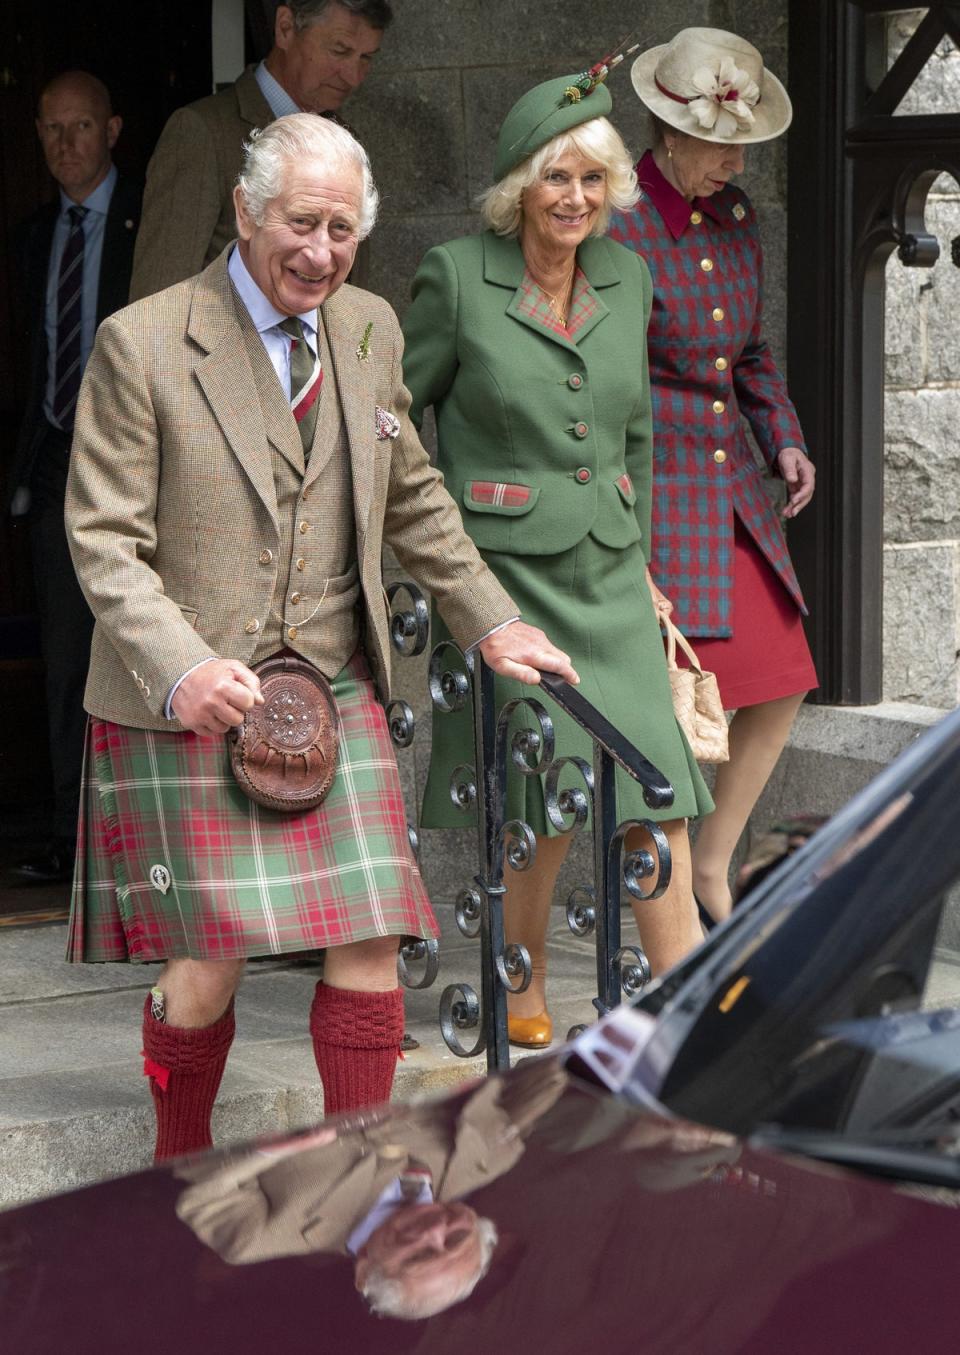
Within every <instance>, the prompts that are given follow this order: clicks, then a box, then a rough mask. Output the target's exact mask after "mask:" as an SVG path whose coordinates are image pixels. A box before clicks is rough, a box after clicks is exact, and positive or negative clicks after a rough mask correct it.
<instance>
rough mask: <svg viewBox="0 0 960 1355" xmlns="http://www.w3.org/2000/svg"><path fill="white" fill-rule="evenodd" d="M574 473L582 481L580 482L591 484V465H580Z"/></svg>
mask: <svg viewBox="0 0 960 1355" xmlns="http://www.w3.org/2000/svg"><path fill="white" fill-rule="evenodd" d="M574 474H575V475H576V477H577V479H578V480H579V481H580V483H581V484H582V485H586V484H589V483H590V479H591V475H590V467H589V466H580V467H579V468H578V469H577V470H576V471H575V472H574Z"/></svg>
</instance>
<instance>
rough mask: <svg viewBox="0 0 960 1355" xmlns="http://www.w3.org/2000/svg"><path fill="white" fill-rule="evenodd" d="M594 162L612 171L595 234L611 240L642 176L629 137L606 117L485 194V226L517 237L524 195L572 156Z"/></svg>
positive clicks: (549, 146)
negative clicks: (613, 217) (611, 228)
mask: <svg viewBox="0 0 960 1355" xmlns="http://www.w3.org/2000/svg"><path fill="white" fill-rule="evenodd" d="M571 151H572V152H574V153H575V154H577V155H582V156H583V157H584V159H585V160H592V161H594V162H595V163H596V164H598V165H601V166H602V167H603V169H604V170H605V171H606V176H607V193H606V197H605V198H604V202H603V207H602V208H601V210H600V211H599V212H598V213H597V219H596V221H594V223H593V226H592V228H591V230H590V234H591V235H605V234H606V230H607V226H608V225H609V224H610V214H611V212H613V211H618V212H626V211H629V209H630V208H631V207H633V206H634V205H635V204H636V202H637V199H638V198H639V196H640V191H639V189H638V188H637V176H636V173H635V172H634V168H633V164H632V162H631V160H630V155H629V153H628V151H627V148H626V146H625V145H624V144H623V138H622V137H621V136H620V133H619V132H618V131H617V129H616V128H615V127H614V125H613V123H611V122H609V121H608V120H607V119H606V118H591V119H590V121H589V122H583V123H581V124H580V126H579V127H574V128H572V129H571V130H570V131H569V132H561V133H560V135H559V136H555V137H554V138H553V140H552V141H548V142H547V143H546V145H544V146H541V147H540V149H539V150H538V151H534V153H533V155H531V156H530V157H529V159H527V160H524V161H522V162H521V164H519V165H517V167H516V169H512V170H511V171H510V173H509V174H505V175H504V177H503V178H502V179H501V180H500V182H499V183H495V184H494V185H493V186H492V188H488V189H487V190H486V192H485V193H481V195H480V197H479V199H478V202H479V204H480V214H481V216H482V217H483V221H484V224H485V225H486V226H488V227H489V229H490V230H492V231H496V233H497V235H516V234H517V232H518V231H519V229H520V222H521V220H522V219H523V194H524V191H525V190H526V189H528V188H532V187H533V185H534V184H535V183H537V182H538V181H539V180H540V179H542V178H543V176H544V175H545V174H546V173H547V172H548V170H550V169H552V168H553V166H554V165H555V164H556V163H557V161H558V160H559V159H561V157H562V156H564V155H567V154H568V153H569V152H571Z"/></svg>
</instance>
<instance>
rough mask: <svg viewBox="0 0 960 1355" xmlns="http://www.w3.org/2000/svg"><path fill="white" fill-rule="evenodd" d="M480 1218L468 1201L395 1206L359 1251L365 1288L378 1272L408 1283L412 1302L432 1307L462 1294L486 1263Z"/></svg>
mask: <svg viewBox="0 0 960 1355" xmlns="http://www.w3.org/2000/svg"><path fill="white" fill-rule="evenodd" d="M478 1222H479V1220H478V1218H477V1215H476V1212H475V1211H474V1210H473V1209H471V1208H470V1206H469V1205H465V1204H459V1203H454V1204H408V1205H404V1206H402V1207H401V1208H399V1209H395V1210H394V1211H393V1213H392V1214H391V1215H390V1217H389V1218H388V1219H387V1220H386V1222H384V1223H381V1225H380V1227H379V1228H377V1229H376V1230H375V1231H374V1232H372V1233H371V1234H370V1236H369V1238H368V1239H367V1241H366V1244H365V1245H364V1246H363V1247H361V1248H360V1251H359V1252H358V1253H357V1260H356V1266H355V1271H354V1273H355V1277H356V1283H357V1288H358V1289H363V1287H364V1285H365V1284H366V1281H367V1279H368V1277H369V1276H370V1275H371V1273H372V1272H374V1271H376V1272H378V1273H379V1274H380V1275H381V1276H382V1277H383V1278H385V1279H388V1280H392V1281H394V1283H397V1284H400V1285H402V1286H403V1289H404V1292H405V1294H406V1298H407V1300H408V1301H409V1303H410V1304H411V1306H415V1307H419V1306H420V1305H421V1304H422V1305H423V1306H424V1307H425V1308H426V1307H430V1308H431V1310H433V1311H439V1308H436V1309H434V1307H433V1305H434V1302H436V1301H442V1298H443V1296H444V1295H445V1294H448V1293H449V1294H454V1293H458V1292H459V1291H460V1289H461V1288H462V1286H463V1285H465V1284H466V1283H467V1281H468V1280H469V1278H470V1277H471V1276H473V1275H475V1274H476V1272H477V1270H478V1269H479V1267H480V1263H481V1247H480V1238H479V1235H478V1231H477V1224H478Z"/></svg>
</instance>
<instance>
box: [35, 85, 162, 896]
mask: <svg viewBox="0 0 960 1355" xmlns="http://www.w3.org/2000/svg"><path fill="white" fill-rule="evenodd" d="M121 126H122V121H121V119H120V118H119V117H118V116H117V115H116V114H115V113H114V112H113V109H112V106H111V102H110V94H109V92H108V91H107V89H106V87H105V86H104V85H103V84H102V83H101V82H100V81H99V80H97V79H96V78H95V77H94V76H92V75H89V74H88V73H87V72H85V71H69V72H67V73H66V74H64V75H60V76H57V78H56V79H55V80H53V81H51V83H50V84H49V85H47V86H46V88H45V89H44V91H43V93H42V94H41V96H40V105H39V110H38V117H37V132H38V134H39V136H40V141H41V144H42V146H43V153H44V158H45V159H46V162H47V168H48V169H49V170H50V173H51V174H52V175H53V177H54V179H55V180H56V182H57V184H58V187H59V193H58V196H57V199H56V200H55V201H54V202H51V203H49V204H47V205H46V206H44V207H41V208H40V210H39V211H38V212H36V213H35V214H34V215H33V216H32V217H30V218H29V220H27V221H26V222H25V223H24V225H23V227H22V228H21V234H20V239H19V241H18V256H19V269H18V272H19V280H20V284H21V286H22V287H23V289H24V295H23V320H24V324H25V330H26V333H25V336H24V337H25V340H26V341H27V343H28V344H29V349H30V356H31V361H30V376H29V388H28V395H27V406H26V413H25V415H24V419H23V424H22V426H21V428H20V436H19V441H18V445H17V455H16V460H15V463H14V469H13V476H12V484H13V498H12V502H11V512H12V513H13V515H14V516H15V517H24V516H28V517H29V522H30V540H31V549H32V555H33V569H34V585H35V588H36V594H37V606H38V610H39V613H40V628H41V643H42V646H43V656H44V660H45V663H46V670H47V679H46V695H47V713H48V723H49V735H50V757H51V763H52V766H53V783H54V809H53V821H52V825H51V827H52V838H51V841H50V842H49V844H48V845H47V847H46V849H45V850H44V851H43V852H42V853H41V854H40V855H39V856H38V857H36V858H35V859H31V860H27V861H23V862H21V863H20V865H19V867H18V870H19V873H20V874H21V875H22V876H23V877H24V878H26V879H29V880H34V881H37V882H48V881H52V880H59V879H68V878H69V876H70V874H71V872H72V870H73V855H74V844H75V841H76V819H77V806H78V802H79V790H80V765H81V759H82V751H83V731H84V724H85V721H86V715H85V713H84V709H83V687H84V680H85V678H86V672H87V665H88V663H89V659H90V637H91V634H92V632H93V617H92V615H91V614H90V609H89V607H88V606H87V604H86V601H85V600H84V597H83V594H82V593H81V591H80V586H79V584H78V583H77V579H76V574H75V573H74V569H73V563H72V561H71V559H70V552H69V549H68V546H67V538H66V531H65V529H64V525H63V502H64V493H65V490H66V482H67V469H68V466H69V459H70V442H71V437H72V433H73V416H74V406H75V404H76V399H77V392H78V390H79V387H80V377H81V375H82V373H83V368H84V365H85V364H86V360H87V358H88V356H89V354H90V350H91V348H92V347H93V339H94V334H95V332H96V328H97V325H98V324H99V323H100V321H101V320H102V319H103V318H104V317H105V316H107V315H110V314H112V313H113V312H114V311H115V310H119V308H120V307H121V306H123V305H125V304H126V299H127V292H128V290H129V286H130V271H131V268H132V266H133V245H134V240H135V238H136V233H137V223H138V221H139V217H140V189H139V186H138V185H136V184H135V183H133V182H131V181H130V180H128V179H126V178H125V177H124V176H123V175H121V174H119V173H118V171H117V169H116V167H115V166H114V164H113V161H112V159H111V154H110V153H111V150H112V149H113V146H114V144H115V143H116V140H117V137H118V136H119V135H120V128H121Z"/></svg>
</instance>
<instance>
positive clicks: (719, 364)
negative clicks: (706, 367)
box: [713, 358, 727, 372]
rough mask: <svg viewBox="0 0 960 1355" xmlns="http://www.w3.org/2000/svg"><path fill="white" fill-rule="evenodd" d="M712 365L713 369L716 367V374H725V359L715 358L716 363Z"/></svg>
mask: <svg viewBox="0 0 960 1355" xmlns="http://www.w3.org/2000/svg"><path fill="white" fill-rule="evenodd" d="M713 365H714V367H716V369H717V371H718V372H725V371H726V370H727V359H726V358H717V360H716V362H715V363H714V364H713Z"/></svg>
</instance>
